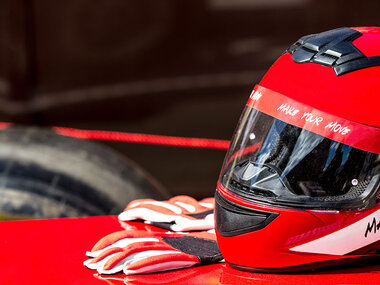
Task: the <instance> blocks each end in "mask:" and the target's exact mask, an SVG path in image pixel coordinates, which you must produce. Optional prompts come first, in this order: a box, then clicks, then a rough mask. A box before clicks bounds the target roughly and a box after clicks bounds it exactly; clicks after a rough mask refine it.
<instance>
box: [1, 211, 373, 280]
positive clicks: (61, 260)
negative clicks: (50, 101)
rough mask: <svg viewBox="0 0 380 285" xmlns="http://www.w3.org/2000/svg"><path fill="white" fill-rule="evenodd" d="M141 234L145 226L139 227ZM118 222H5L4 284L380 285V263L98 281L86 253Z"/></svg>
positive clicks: (219, 267)
mask: <svg viewBox="0 0 380 285" xmlns="http://www.w3.org/2000/svg"><path fill="white" fill-rule="evenodd" d="M134 225H135V226H138V227H140V228H141V229H143V228H145V227H146V225H143V224H138V223H134ZM120 229H121V227H120V225H119V223H118V221H117V217H114V216H107V217H89V218H70V219H52V220H33V221H14V222H1V223H0V232H1V240H0V279H1V281H0V283H1V284H15V285H17V284H23V285H24V284H57V285H59V284H103V285H106V284H115V285H116V284H176V285H178V284H245V285H247V284H323V283H326V284H336V283H340V284H341V283H344V284H346V283H350V284H379V283H380V264H378V265H374V266H371V267H361V268H351V269H349V270H340V271H322V272H319V273H312V272H311V273H302V274H287V275H281V274H259V273H250V272H243V271H238V270H235V269H232V268H230V267H229V266H227V265H226V264H224V263H220V264H215V265H209V266H198V267H194V268H189V269H185V270H176V271H171V272H166V273H159V274H146V275H134V276H129V277H126V276H125V275H122V274H119V275H111V276H98V275H97V274H94V271H92V270H89V269H87V268H86V267H84V266H83V265H82V263H83V261H84V260H85V259H86V257H85V252H86V250H89V249H91V247H92V246H93V245H94V244H95V243H96V241H98V240H99V239H100V238H101V237H103V236H104V235H106V234H109V233H111V232H114V231H117V230H120Z"/></svg>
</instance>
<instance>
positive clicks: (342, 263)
mask: <svg viewBox="0 0 380 285" xmlns="http://www.w3.org/2000/svg"><path fill="white" fill-rule="evenodd" d="M226 262H227V263H228V264H229V265H231V267H233V268H235V269H238V270H243V271H250V272H263V273H292V272H302V271H312V270H313V271H314V270H315V269H322V270H337V269H342V268H343V269H347V266H348V265H352V264H355V268H356V267H357V266H358V263H359V264H360V263H362V265H361V266H374V265H379V264H380V255H379V254H376V255H370V256H357V257H349V258H343V259H334V260H326V261H318V262H312V263H307V264H301V265H295V266H288V267H277V268H254V267H248V266H242V265H236V264H233V263H230V262H228V261H226ZM325 267H329V268H328V269H327V268H325Z"/></svg>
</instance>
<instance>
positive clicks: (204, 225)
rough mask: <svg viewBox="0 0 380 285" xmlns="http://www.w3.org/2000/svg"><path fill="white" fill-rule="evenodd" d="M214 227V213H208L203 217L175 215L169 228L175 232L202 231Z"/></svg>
mask: <svg viewBox="0 0 380 285" xmlns="http://www.w3.org/2000/svg"><path fill="white" fill-rule="evenodd" d="M212 228H214V214H208V215H207V216H205V217H204V218H203V219H195V218H193V219H192V218H191V217H180V216H179V217H176V219H175V221H174V224H172V225H171V226H170V229H171V230H172V231H175V232H185V231H201V230H202V231H203V230H210V229H212Z"/></svg>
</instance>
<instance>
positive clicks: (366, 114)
mask: <svg viewBox="0 0 380 285" xmlns="http://www.w3.org/2000/svg"><path fill="white" fill-rule="evenodd" d="M379 108H380V28H375V27H360V28H339V29H335V30H331V31H327V32H323V33H320V34H314V35H309V36H305V37H302V38H300V39H299V40H298V41H297V42H296V43H294V44H293V45H292V46H290V47H289V48H288V49H287V50H286V51H285V53H284V54H283V55H282V56H281V57H280V58H279V59H278V60H277V61H276V62H275V63H274V64H273V66H272V67H271V68H270V69H269V71H268V72H267V73H266V75H265V76H264V78H263V79H262V81H261V82H260V84H259V85H257V86H255V88H254V90H253V92H252V94H251V96H250V97H249V100H248V102H247V105H246V107H245V109H244V111H243V114H242V116H241V118H240V121H239V123H238V126H237V129H236V131H235V134H234V136H233V138H232V140H231V144H230V148H229V150H228V152H227V155H226V158H225V161H224V163H223V167H222V170H221V174H220V177H219V180H218V184H217V192H216V200H215V226H216V233H217V240H218V245H219V248H220V250H221V252H222V254H223V257H224V258H225V260H226V261H227V262H228V263H229V264H230V265H231V266H233V267H235V268H238V269H243V270H252V271H268V272H289V271H299V270H307V269H313V268H318V267H324V266H330V265H339V264H344V263H351V262H361V261H367V262H368V261H370V260H372V261H374V260H377V261H379V260H380V109H379Z"/></svg>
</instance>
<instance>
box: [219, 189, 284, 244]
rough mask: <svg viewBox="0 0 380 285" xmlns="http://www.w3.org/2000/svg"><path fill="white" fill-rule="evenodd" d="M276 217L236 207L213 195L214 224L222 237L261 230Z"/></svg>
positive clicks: (269, 213) (220, 196)
mask: <svg viewBox="0 0 380 285" xmlns="http://www.w3.org/2000/svg"><path fill="white" fill-rule="evenodd" d="M278 215H279V214H278V213H272V212H266V211H261V210H256V209H251V208H248V207H244V206H241V205H237V204H235V203H233V202H231V201H227V200H226V199H225V198H223V197H222V195H220V194H219V192H216V194H215V224H216V230H217V232H218V233H219V234H220V235H222V236H225V237H231V236H237V235H242V234H245V233H250V232H254V231H258V230H261V229H263V228H265V227H266V226H267V225H269V224H270V223H271V222H272V221H273V220H274V219H275V218H276V217H277V216H278Z"/></svg>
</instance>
